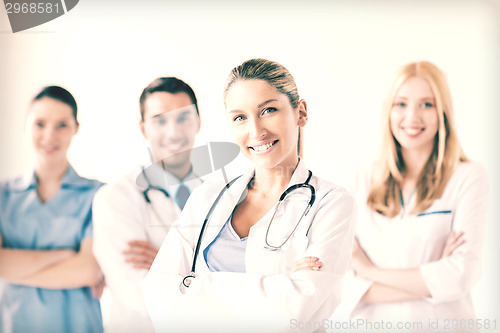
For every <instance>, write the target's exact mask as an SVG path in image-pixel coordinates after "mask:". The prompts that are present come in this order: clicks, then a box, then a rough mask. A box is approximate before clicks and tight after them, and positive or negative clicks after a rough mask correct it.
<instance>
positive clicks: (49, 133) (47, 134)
mask: <svg viewBox="0 0 500 333" xmlns="http://www.w3.org/2000/svg"><path fill="white" fill-rule="evenodd" d="M55 136H56V131H55V128H53V127H52V126H46V127H45V128H44V129H43V134H42V138H43V140H44V141H45V142H51V141H52V140H53V139H54V138H55Z"/></svg>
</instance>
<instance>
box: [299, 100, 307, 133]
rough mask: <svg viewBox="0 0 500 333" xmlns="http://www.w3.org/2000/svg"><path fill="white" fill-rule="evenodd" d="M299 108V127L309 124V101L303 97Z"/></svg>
mask: <svg viewBox="0 0 500 333" xmlns="http://www.w3.org/2000/svg"><path fill="white" fill-rule="evenodd" d="M297 109H298V110H299V119H298V120H297V125H298V126H299V127H304V126H305V125H306V124H307V103H306V101H305V100H303V99H301V100H300V101H299V103H298V105H297Z"/></svg>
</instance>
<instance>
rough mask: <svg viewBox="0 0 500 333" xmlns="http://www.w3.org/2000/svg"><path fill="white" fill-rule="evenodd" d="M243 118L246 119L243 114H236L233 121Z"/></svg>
mask: <svg viewBox="0 0 500 333" xmlns="http://www.w3.org/2000/svg"><path fill="white" fill-rule="evenodd" d="M245 119H247V118H246V117H245V116H243V115H237V116H236V117H234V118H233V122H237V121H243V120H245Z"/></svg>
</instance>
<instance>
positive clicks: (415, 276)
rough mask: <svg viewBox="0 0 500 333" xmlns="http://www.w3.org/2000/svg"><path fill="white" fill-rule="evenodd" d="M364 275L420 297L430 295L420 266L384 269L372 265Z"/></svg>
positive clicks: (366, 277)
mask: <svg viewBox="0 0 500 333" xmlns="http://www.w3.org/2000/svg"><path fill="white" fill-rule="evenodd" d="M362 277H364V278H365V279H368V280H371V281H373V282H376V283H379V284H382V285H385V286H388V287H392V288H395V289H399V290H401V291H403V292H406V293H409V294H413V295H415V296H417V297H418V298H423V297H430V296H431V295H430V292H429V289H428V288H427V286H426V284H425V281H424V278H423V277H422V274H421V273H420V268H418V267H417V268H408V269H384V268H379V267H375V266H374V267H372V268H371V269H369V270H367V271H366V272H365V273H364V274H363V275H362Z"/></svg>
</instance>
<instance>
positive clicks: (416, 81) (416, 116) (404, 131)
mask: <svg viewBox="0 0 500 333" xmlns="http://www.w3.org/2000/svg"><path fill="white" fill-rule="evenodd" d="M390 124H391V131H392V134H393V135H394V138H396V140H397V141H398V142H399V144H400V145H401V148H402V150H403V153H404V152H405V151H421V152H422V153H423V154H426V155H427V154H430V153H431V151H432V149H433V146H434V138H435V136H436V134H437V131H438V126H439V121H438V114H437V109H436V102H435V100H434V94H433V93H432V90H431V86H430V85H429V83H428V82H427V80H425V79H423V78H421V77H416V76H415V77H411V78H409V79H408V80H406V81H405V82H404V83H403V84H402V85H401V87H400V88H399V90H398V91H397V93H396V97H395V98H394V103H393V106H392V110H391V113H390Z"/></svg>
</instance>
